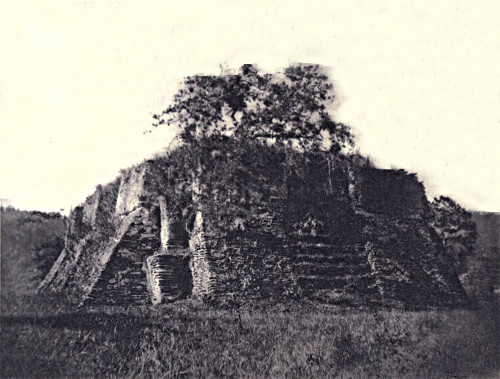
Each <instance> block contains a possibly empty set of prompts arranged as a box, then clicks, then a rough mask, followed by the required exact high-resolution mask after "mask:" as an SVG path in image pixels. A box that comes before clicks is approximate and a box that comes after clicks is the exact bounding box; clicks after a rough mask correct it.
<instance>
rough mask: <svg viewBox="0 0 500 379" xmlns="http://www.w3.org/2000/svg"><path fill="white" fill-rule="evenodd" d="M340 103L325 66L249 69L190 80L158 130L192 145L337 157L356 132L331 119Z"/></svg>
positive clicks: (160, 116)
mask: <svg viewBox="0 0 500 379" xmlns="http://www.w3.org/2000/svg"><path fill="white" fill-rule="evenodd" d="M334 100H335V96H334V93H333V84H332V83H331V82H330V81H329V80H328V77H327V75H326V74H325V72H324V69H323V68H322V67H321V66H319V65H304V64H296V65H292V66H290V67H288V68H287V69H285V70H284V72H283V73H275V74H265V73H261V72H260V71H259V70H258V68H257V67H256V66H254V65H243V66H242V67H241V68H240V70H239V72H238V74H222V75H219V76H201V75H195V76H190V77H187V78H186V79H185V80H184V83H183V85H182V86H181V88H180V89H179V91H178V92H177V94H176V95H175V96H174V100H173V103H172V104H171V105H170V106H169V107H168V108H166V109H165V110H163V112H161V113H160V114H156V115H154V116H153V117H154V119H155V122H154V124H153V125H154V126H156V127H158V126H161V125H167V126H173V127H179V128H180V134H179V137H180V138H181V140H182V141H184V142H188V143H192V142H197V141H198V142H199V141H201V140H203V139H204V138H206V137H210V138H221V139H224V138H228V137H231V138H237V139H249V138H251V139H254V140H261V141H263V142H268V143H269V142H270V143H276V144H279V145H283V146H292V147H294V148H298V149H299V150H303V151H315V150H327V151H331V152H333V153H335V154H337V153H339V152H340V151H341V150H342V149H343V148H346V147H352V146H353V144H354V142H353V136H352V134H351V132H350V128H349V127H348V126H347V125H344V124H342V123H338V122H335V121H333V120H332V118H331V116H330V114H329V108H330V106H331V105H332V104H333V102H334Z"/></svg>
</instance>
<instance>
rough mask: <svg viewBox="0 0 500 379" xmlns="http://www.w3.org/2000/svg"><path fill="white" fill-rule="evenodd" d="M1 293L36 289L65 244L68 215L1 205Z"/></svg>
mask: <svg viewBox="0 0 500 379" xmlns="http://www.w3.org/2000/svg"><path fill="white" fill-rule="evenodd" d="M0 212H1V213H0V217H1V245H0V248H1V294H2V295H7V294H11V293H15V294H24V293H30V292H33V291H34V290H35V289H36V287H37V286H38V284H39V283H40V280H41V279H42V278H43V277H44V276H45V275H46V274H47V272H48V271H49V270H50V267H51V266H52V264H53V263H54V261H55V260H56V259H57V256H58V255H59V254H60V252H61V250H62V249H63V247H64V233H65V219H66V218H65V217H64V216H63V215H61V214H60V213H57V212H50V213H45V212H40V211H23V210H18V209H15V208H13V207H10V206H8V207H1V208H0Z"/></svg>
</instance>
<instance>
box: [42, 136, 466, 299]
mask: <svg viewBox="0 0 500 379" xmlns="http://www.w3.org/2000/svg"><path fill="white" fill-rule="evenodd" d="M189 149H190V148H188V147H186V146H184V147H180V148H178V149H176V150H175V151H174V152H172V153H170V154H169V155H168V156H165V157H161V158H156V159H153V160H149V161H146V162H144V163H142V164H139V165H137V166H135V167H132V168H130V169H127V170H123V171H122V173H121V175H120V176H119V178H117V179H116V180H115V181H113V182H111V183H109V184H107V185H105V186H98V187H97V189H96V191H95V192H94V193H93V194H92V195H91V196H89V197H88V198H87V199H86V201H85V202H84V203H83V204H82V205H80V206H78V207H76V208H75V209H73V210H72V212H71V214H70V216H69V222H68V226H67V235H66V244H65V248H64V250H63V251H62V252H61V254H60V256H59V257H58V259H57V261H56V262H55V264H54V266H53V267H52V269H51V271H50V272H49V274H48V275H47V277H46V278H45V279H44V280H43V282H42V284H41V285H40V288H39V290H40V291H56V292H57V291H60V292H65V293H67V294H69V295H70V296H71V297H72V298H73V299H74V300H75V301H76V302H79V303H87V304H106V305H124V304H127V305H128V304H138V305H145V304H151V303H153V304H158V303H164V302H172V301H176V300H181V299H185V298H198V299H211V300H215V301H217V300H224V299H231V298H235V297H238V298H239V299H242V300H243V301H244V300H245V299H248V300H251V299H255V300H259V299H273V300H276V301H279V300H280V299H311V300H316V301H321V302H327V303H333V304H346V305H365V306H371V305H374V306H389V307H403V308H428V307H442V306H446V307H448V306H455V305H460V304H464V303H465V302H466V296H465V292H464V290H463V288H462V287H461V285H460V282H459V280H458V277H457V275H456V273H455V272H453V269H452V268H451V267H452V264H451V262H449V257H447V255H446V254H444V251H443V246H442V244H441V242H440V241H439V240H438V239H436V234H435V233H433V230H432V228H431V226H430V225H429V222H428V220H429V217H430V208H429V203H428V201H427V199H426V196H425V190H424V187H423V185H422V184H421V183H420V182H419V181H418V179H417V177H416V176H415V175H414V174H409V173H407V172H405V171H403V170H382V169H377V168H374V167H371V166H370V165H369V164H368V163H367V162H366V161H364V160H363V159H361V158H359V157H335V156H332V155H330V154H327V153H308V154H300V153H297V152H294V151H284V150H283V149H281V150H280V149H278V148H275V147H265V146H261V145H257V144H255V145H254V144H249V143H247V144H246V145H245V146H241V144H240V145H238V143H235V142H224V143H214V144H212V145H211V147H210V148H208V147H205V148H204V149H201V150H198V151H197V152H196V153H193V152H192V151H190V150H189Z"/></svg>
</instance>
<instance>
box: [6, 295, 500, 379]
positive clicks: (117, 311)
mask: <svg viewBox="0 0 500 379" xmlns="http://www.w3.org/2000/svg"><path fill="white" fill-rule="evenodd" d="M2 309H3V313H2V320H1V358H2V362H1V371H0V374H1V377H9V378H10V377H46V378H48V377H72V378H75V377H97V378H100V377H119V378H124V377H141V378H142V377H152V378H184V377H186V378H190V377H195V378H222V377H223V378H231V377H238V378H266V377H272V378H285V377H286V378H339V377H340V378H342V377H357V378H364V377H394V378H396V377H397V378H401V377H410V378H415V377H419V378H434V377H435V378H446V377H450V378H451V377H496V373H498V372H499V371H498V370H499V356H500V355H499V342H498V341H500V333H499V328H498V327H499V324H498V317H497V316H498V312H497V309H496V308H494V307H489V308H481V309H475V310H440V311H438V310H433V311H419V312H416V311H401V310H392V311H390V310H380V311H363V310H353V309H341V308H332V307H320V306H317V305H312V304H309V305H307V306H305V305H302V306H298V305H291V306H283V305H281V306H270V307H265V308H264V307H261V308H260V309H252V308H247V309H242V310H240V311H237V312H236V311H227V310H220V309H215V308H213V307H209V306H207V305H203V304H199V303H195V302H191V301H185V302H182V303H177V304H172V305H163V306H159V307H130V308H122V307H101V308H90V307H89V308H81V309H79V310H77V311H76V310H74V309H72V308H68V307H66V306H58V307H55V306H53V305H51V304H50V303H49V302H45V303H44V302H43V301H41V300H39V299H38V300H36V301H32V302H26V299H25V301H24V302H22V303H19V302H18V303H15V302H12V301H8V300H5V299H4V302H3V304H2Z"/></svg>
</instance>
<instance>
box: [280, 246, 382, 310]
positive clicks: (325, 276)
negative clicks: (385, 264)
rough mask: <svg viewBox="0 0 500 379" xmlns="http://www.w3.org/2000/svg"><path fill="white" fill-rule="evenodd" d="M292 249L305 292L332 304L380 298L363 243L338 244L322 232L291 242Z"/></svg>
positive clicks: (309, 295) (300, 282) (300, 281)
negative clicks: (322, 235) (319, 234)
mask: <svg viewBox="0 0 500 379" xmlns="http://www.w3.org/2000/svg"><path fill="white" fill-rule="evenodd" d="M289 249H290V252H291V256H292V257H293V258H292V260H293V266H292V267H293V273H294V276H295V278H296V280H297V283H298V285H299V288H300V289H301V291H302V293H303V295H304V296H307V297H311V298H316V299H318V300H322V301H326V302H329V303H333V304H346V303H349V304H355V303H357V302H358V301H360V299H361V298H363V299H364V300H363V302H366V297H368V298H370V297H371V298H373V300H374V301H376V300H377V299H378V297H379V293H378V289H377V287H376V285H375V281H374V279H373V277H372V275H371V268H370V265H369V263H368V261H367V259H366V254H365V253H364V249H363V246H360V245H349V246H345V245H344V246H342V245H335V244H331V243H327V239H326V238H325V237H321V236H319V237H312V238H308V240H307V242H304V241H298V242H296V243H292V244H291V246H290V248H289Z"/></svg>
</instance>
